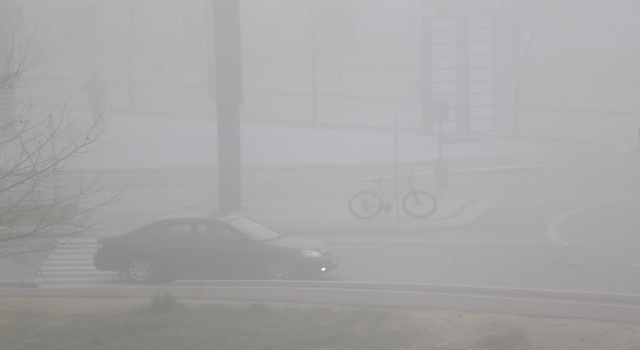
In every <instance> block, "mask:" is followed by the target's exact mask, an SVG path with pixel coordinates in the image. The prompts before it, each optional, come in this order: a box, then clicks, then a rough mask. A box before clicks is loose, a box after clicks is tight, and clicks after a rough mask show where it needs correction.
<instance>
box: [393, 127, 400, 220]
mask: <svg viewBox="0 0 640 350" xmlns="http://www.w3.org/2000/svg"><path fill="white" fill-rule="evenodd" d="M393 130H394V132H393V137H394V157H395V165H396V189H395V191H396V194H397V193H398V186H400V180H399V178H398V116H397V115H394V116H393ZM398 219H400V198H397V202H396V220H398Z"/></svg>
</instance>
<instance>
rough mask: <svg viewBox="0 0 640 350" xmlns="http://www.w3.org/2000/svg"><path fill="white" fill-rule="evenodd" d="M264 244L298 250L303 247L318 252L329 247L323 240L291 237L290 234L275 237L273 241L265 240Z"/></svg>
mask: <svg viewBox="0 0 640 350" xmlns="http://www.w3.org/2000/svg"><path fill="white" fill-rule="evenodd" d="M265 244H268V245H272V246H278V247H287V248H295V249H300V250H305V249H308V250H315V251H318V252H319V251H322V250H325V249H327V248H331V246H330V245H328V244H326V243H324V242H320V241H315V240H312V239H305V238H298V237H291V236H286V237H283V238H280V239H277V240H275V241H269V242H266V243H265Z"/></svg>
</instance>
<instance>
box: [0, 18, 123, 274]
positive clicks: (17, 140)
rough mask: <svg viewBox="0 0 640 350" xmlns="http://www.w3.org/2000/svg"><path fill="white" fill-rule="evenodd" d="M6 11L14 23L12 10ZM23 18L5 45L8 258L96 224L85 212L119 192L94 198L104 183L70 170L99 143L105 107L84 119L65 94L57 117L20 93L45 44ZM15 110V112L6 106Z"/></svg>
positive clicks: (3, 197)
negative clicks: (68, 108) (27, 31)
mask: <svg viewBox="0 0 640 350" xmlns="http://www.w3.org/2000/svg"><path fill="white" fill-rule="evenodd" d="M0 17H6V18H0V21H7V22H9V23H11V22H10V21H11V20H12V18H11V17H9V16H8V15H7V16H2V15H1V14H0ZM7 22H5V23H7ZM19 26H20V23H11V25H9V26H6V27H3V29H5V31H4V32H3V41H2V44H3V45H2V52H1V53H0V69H2V70H1V71H0V115H2V116H3V117H2V119H0V259H1V260H5V259H11V260H14V261H17V262H19V263H23V264H26V265H28V266H31V265H30V262H29V261H30V260H29V259H28V257H29V256H31V255H33V254H37V253H39V252H44V251H49V250H51V249H54V248H56V247H58V246H59V245H61V244H64V243H65V242H67V241H68V240H69V239H70V238H72V237H74V236H76V235H77V234H79V233H81V232H86V231H88V230H91V229H92V226H91V225H88V224H83V223H80V222H79V221H78V219H79V218H80V217H81V216H82V215H84V214H85V213H87V212H88V211H90V210H93V209H95V208H97V207H100V206H103V205H105V204H107V203H108V202H109V201H110V200H112V199H106V200H105V201H98V202H97V203H96V202H95V201H93V202H94V204H89V203H90V202H89V201H87V200H88V199H89V198H91V197H92V196H94V195H95V193H96V192H98V191H99V190H100V188H99V187H98V186H97V179H94V180H93V181H90V183H86V184H78V183H77V181H76V180H75V178H74V176H73V175H74V174H73V173H72V172H70V171H68V170H67V166H68V164H69V162H70V161H71V160H72V159H73V158H75V157H76V156H78V155H81V154H83V153H87V152H90V151H91V150H92V149H95V148H96V147H98V146H99V144H98V143H97V140H98V137H99V136H100V135H101V134H102V133H103V132H104V130H105V128H106V126H107V120H106V118H105V117H104V111H103V113H102V116H101V117H100V118H99V119H98V120H97V121H95V122H93V123H91V124H89V125H86V124H85V126H84V127H83V123H82V120H80V119H79V118H77V117H72V116H71V115H70V114H68V113H66V112H65V110H64V101H62V102H61V105H62V111H57V113H56V114H57V118H55V120H54V118H53V117H52V115H47V113H35V112H34V109H33V103H32V102H31V100H30V98H29V97H23V98H17V99H16V98H13V97H12V96H13V95H14V91H22V90H26V91H28V89H29V82H27V81H25V80H26V79H25V74H27V73H28V72H29V71H30V70H32V69H34V68H35V67H36V66H37V65H38V62H39V58H40V51H39V50H34V49H33V48H32V46H33V35H32V36H30V37H24V36H23V35H17V34H16V33H17V30H16V28H17V27H19ZM23 32H24V31H23ZM25 95H27V96H28V94H25ZM7 96H11V98H7ZM20 96H22V95H20ZM7 110H14V111H15V113H1V112H3V111H7Z"/></svg>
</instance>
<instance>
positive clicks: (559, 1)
mask: <svg viewBox="0 0 640 350" xmlns="http://www.w3.org/2000/svg"><path fill="white" fill-rule="evenodd" d="M587 1H588V0H491V5H492V8H493V11H494V14H495V19H496V21H497V24H498V31H499V34H500V37H501V39H502V42H503V44H504V47H505V49H506V51H507V52H508V53H509V55H510V57H511V61H512V64H513V122H512V130H511V135H512V137H513V138H518V137H519V136H520V120H521V112H522V77H523V72H524V69H525V64H526V61H527V59H528V57H529V55H530V53H531V49H532V47H533V46H534V44H535V43H536V41H537V40H538V39H539V38H540V37H541V36H542V35H543V34H545V33H546V32H547V31H548V30H549V29H551V28H552V27H553V26H555V25H557V24H559V23H561V22H562V21H563V20H564V19H566V17H567V16H568V15H569V14H571V13H572V12H573V11H575V10H577V9H578V8H580V7H581V5H583V4H584V3H586V2H587Z"/></svg>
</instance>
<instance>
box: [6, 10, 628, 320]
mask: <svg viewBox="0 0 640 350" xmlns="http://www.w3.org/2000/svg"><path fill="white" fill-rule="evenodd" d="M234 6H239V7H234ZM216 11H217V12H216ZM638 62H640V3H637V1H633V0H628V1H624V0H619V1H605V0H591V1H588V0H587V1H582V0H561V1H551V0H492V1H490V0H487V1H481V0H479V1H463V0H456V1H435V0H433V1H432V0H424V1H423V0H239V1H234V0H226V1H225V0H83V1H74V0H56V1H44V0H0V68H2V70H1V71H0V106H1V108H0V116H1V122H2V127H1V129H2V131H1V132H0V136H1V137H2V141H0V153H1V154H0V157H1V159H2V164H0V169H2V174H0V224H2V225H3V226H4V227H5V229H2V230H0V235H1V234H5V235H7V237H11V239H10V240H9V241H10V242H12V240H15V242H13V243H11V244H9V245H7V246H6V247H5V246H3V244H4V243H2V242H3V241H2V240H0V261H3V260H4V261H5V262H4V263H3V264H1V265H0V279H1V280H6V281H15V280H19V281H31V282H34V283H39V284H41V285H48V286H53V287H56V286H83V285H85V284H86V285H88V286H96V285H97V286H101V285H118V284H121V283H126V282H125V281H126V279H125V277H122V276H120V275H118V274H117V273H116V272H118V271H115V270H113V271H114V272H113V273H112V274H96V275H95V276H94V275H91V274H89V273H87V271H89V270H88V269H89V268H91V269H93V267H92V266H94V265H93V264H94V262H93V261H92V260H91V259H92V258H91V257H90V258H87V259H86V261H84V262H83V263H84V264H85V265H86V266H84V265H83V266H84V267H83V268H81V269H80V270H79V271H84V272H83V273H80V274H74V270H73V269H72V268H66V269H62V270H56V268H55V266H56V265H55V263H52V262H51V261H52V260H51V258H50V256H54V255H55V254H54V255H51V254H52V252H54V251H56V249H60V244H63V243H61V242H62V241H60V240H59V239H60V238H64V243H65V244H66V242H67V241H73V242H76V243H77V242H84V241H83V240H82V239H85V240H87V242H88V241H89V240H91V244H93V242H94V237H95V236H100V235H103V234H105V233H106V232H111V231H113V230H117V231H126V230H130V229H132V228H135V227H137V226H139V225H142V224H144V223H146V222H149V221H152V220H156V219H159V218H162V217H166V216H175V215H192V214H193V213H202V212H204V213H218V212H225V213H227V212H230V213H233V214H237V215H241V216H246V217H249V218H252V219H254V220H256V221H258V222H261V223H264V224H265V225H267V226H269V227H271V228H273V229H274V230H275V231H278V232H280V233H284V234H287V235H292V236H302V237H305V238H307V239H310V240H319V241H323V242H327V243H329V244H330V245H331V246H332V249H333V250H335V251H337V252H339V254H340V256H341V261H339V260H338V259H337V258H336V259H334V260H333V263H334V265H335V266H338V265H337V264H338V262H339V266H338V267H337V268H336V269H335V271H330V272H328V273H326V274H325V273H324V272H326V271H325V266H324V265H323V266H322V267H321V268H322V272H323V273H322V274H320V275H319V276H315V277H314V279H318V280H320V281H324V282H327V283H329V282H341V283H350V282H361V283H381V284H391V283H397V284H401V285H407V284H411V285H416V284H417V285H438V286H461V287H465V288H466V287H469V288H470V287H479V288H480V287H481V288H513V289H518V290H520V289H522V290H546V291H576V292H590V293H602V294H610V295H619V294H628V295H636V294H638V290H639V288H640V283H639V282H638V278H637V277H638V273H639V272H640V270H639V268H640V257H639V255H638V254H637V247H638V245H639V244H640V238H639V237H640V236H638V234H637V233H638V229H639V228H640V221H639V220H638V213H640V197H639V195H640V186H639V183H638V182H639V180H640V177H639V175H640V173H639V170H640V167H639V164H638V154H639V153H638V147H640V138H639V137H640V134H639V130H640V98H638V96H639V95H640V84H639V83H640V64H638ZM3 174H4V175H3ZM376 181H378V182H376ZM7 184H8V185H7ZM3 186H4V187H3ZM361 191H369V192H368V194H365V195H367V196H369V197H368V199H366V200H365V199H363V198H359V197H357V196H356V194H358V193H359V192H361ZM420 191H424V192H426V194H424V192H420ZM371 192H373V193H371ZM422 195H424V196H425V197H424V200H427V201H431V200H432V199H431V198H433V200H434V202H433V204H429V205H427V206H430V205H431V206H432V209H433V211H432V210H431V209H425V207H424V206H425V204H424V203H425V202H424V201H422V200H420V199H418V198H419V196H422ZM405 196H406V197H405ZM414 196H415V198H416V201H415V202H416V203H414ZM360 201H362V202H360ZM421 201H422V202H421ZM436 202H437V204H436ZM429 203H431V202H429ZM61 206H62V207H61ZM412 206H415V207H412ZM429 208H431V207H429ZM43 210H44V211H45V212H46V215H45V214H42V213H43ZM412 210H415V211H413V212H412ZM425 210H426V211H425ZM422 211H424V212H422ZM25 213H27V214H25ZM61 213H63V214H61ZM38 215H43V216H42V217H40V216H38ZM60 215H62V216H63V217H64V218H63V219H60V217H61V216H60ZM65 215H68V217H67V216H65ZM369 216H372V217H369ZM374 216H375V217H374ZM34 218H41V219H42V220H39V219H38V220H36V219H34ZM34 222H35V223H34ZM49 222H51V224H43V226H42V229H40V228H38V229H31V228H29V229H27V228H26V227H40V226H38V225H41V224H42V223H49ZM34 225H35V226H34ZM47 225H49V226H47ZM194 227H195V226H194ZM68 230H71V231H68ZM194 230H195V228H194ZM60 232H64V233H63V234H60ZM43 239H44V241H42V240H43ZM31 240H36V241H38V242H40V243H38V244H42V245H43V246H40V245H38V244H36V245H35V246H34V245H33V244H32V243H30V242H31ZM74 240H76V241H74ZM43 242H44V243H43ZM79 244H84V243H79ZM87 244H88V243H87ZM300 244H303V243H300ZM309 244H310V243H309ZM36 246H37V247H39V248H34V247H36ZM105 246H106V244H105ZM92 249H94V250H93V251H92V253H91V254H93V252H95V248H92ZM318 249H319V248H318ZM3 252H4V253H3ZM305 252H306V251H305ZM315 253H316V252H315V251H313V254H315ZM318 254H320V253H318ZM87 256H89V255H87ZM60 259H62V258H60ZM54 260H55V259H54ZM96 266H97V265H96ZM335 266H334V267H335ZM319 268H320V267H319ZM326 269H328V270H330V268H329V267H326ZM47 271H48V273H49V274H48V275H47ZM91 271H93V270H91ZM154 271H155V270H154ZM95 272H99V271H97V270H95ZM120 272H121V271H120ZM125 275H126V273H125ZM297 277H299V276H297ZM134 279H135V278H134ZM343 303H344V302H343ZM502 311H504V310H502ZM589 312H590V311H589ZM589 312H588V311H585V314H588V313H589ZM557 316H562V315H557ZM567 316H568V317H572V316H571V315H567ZM611 318H615V317H613V316H611Z"/></svg>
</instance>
